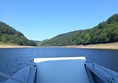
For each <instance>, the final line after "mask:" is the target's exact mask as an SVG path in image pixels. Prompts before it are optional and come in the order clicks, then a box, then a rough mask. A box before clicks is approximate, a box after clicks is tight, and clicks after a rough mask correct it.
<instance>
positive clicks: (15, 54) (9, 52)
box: [0, 48, 118, 81]
mask: <svg viewBox="0 0 118 83" xmlns="http://www.w3.org/2000/svg"><path fill="white" fill-rule="evenodd" d="M77 56H85V57H86V58H87V61H88V62H94V63H98V64H100V65H102V66H105V67H107V68H110V69H112V70H114V71H117V72H118V50H99V49H79V48H12V49H0V72H3V73H6V74H9V75H13V74H14V73H15V72H17V71H18V70H19V69H21V68H22V67H24V66H27V65H29V64H32V63H33V58H39V57H40V58H44V57H77ZM4 80H6V79H5V78H3V77H0V81H4Z"/></svg>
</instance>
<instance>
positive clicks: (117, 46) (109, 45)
mask: <svg viewBox="0 0 118 83" xmlns="http://www.w3.org/2000/svg"><path fill="white" fill-rule="evenodd" d="M65 47H68V48H88V49H117V50H118V42H116V43H105V44H89V45H73V46H65Z"/></svg>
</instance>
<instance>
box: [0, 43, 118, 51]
mask: <svg viewBox="0 0 118 83" xmlns="http://www.w3.org/2000/svg"><path fill="white" fill-rule="evenodd" d="M37 47H39V48H46V47H47V48H87V49H116V50H118V42H116V43H106V44H89V45H73V46H20V45H14V44H13V45H12V44H10V45H7V44H6V45H5V44H0V48H37Z"/></svg>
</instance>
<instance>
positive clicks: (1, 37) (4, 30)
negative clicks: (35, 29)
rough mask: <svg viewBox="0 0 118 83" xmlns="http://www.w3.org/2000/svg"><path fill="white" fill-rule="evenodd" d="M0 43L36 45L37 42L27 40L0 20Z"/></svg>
mask: <svg viewBox="0 0 118 83" xmlns="http://www.w3.org/2000/svg"><path fill="white" fill-rule="evenodd" d="M0 43H3V44H17V45H27V46H36V45H37V44H36V43H35V42H34V41H32V40H28V39H27V38H26V37H25V36H24V35H23V34H22V33H21V32H19V31H17V30H15V29H14V28H12V27H10V26H9V25H7V24H5V23H3V22H1V21H0Z"/></svg>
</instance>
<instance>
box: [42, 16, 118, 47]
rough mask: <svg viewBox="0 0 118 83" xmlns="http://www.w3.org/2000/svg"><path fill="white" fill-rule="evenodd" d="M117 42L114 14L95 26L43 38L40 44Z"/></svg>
mask: <svg viewBox="0 0 118 83" xmlns="http://www.w3.org/2000/svg"><path fill="white" fill-rule="evenodd" d="M110 42H118V14H114V15H113V16H111V17H110V18H108V20H107V21H104V22H101V23H100V24H98V25H97V26H95V27H93V28H91V29H86V30H78V31H73V32H69V33H65V34H60V35H58V36H56V37H53V38H51V39H49V40H44V41H43V42H41V44H40V45H42V46H66V45H87V44H99V43H110Z"/></svg>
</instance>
